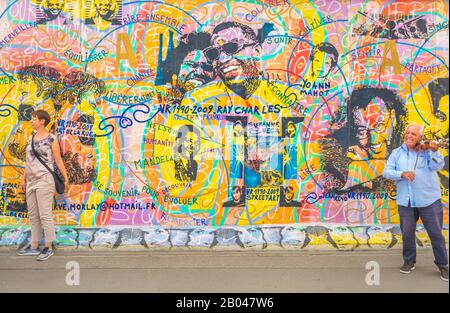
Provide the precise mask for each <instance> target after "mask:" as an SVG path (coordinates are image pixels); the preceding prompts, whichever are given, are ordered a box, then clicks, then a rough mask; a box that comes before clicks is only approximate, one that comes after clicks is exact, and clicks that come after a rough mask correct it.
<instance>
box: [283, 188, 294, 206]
mask: <svg viewBox="0 0 450 313" xmlns="http://www.w3.org/2000/svg"><path fill="white" fill-rule="evenodd" d="M294 194H295V191H294V187H292V186H287V187H286V188H285V189H284V199H285V200H286V202H291V201H292V199H294Z"/></svg>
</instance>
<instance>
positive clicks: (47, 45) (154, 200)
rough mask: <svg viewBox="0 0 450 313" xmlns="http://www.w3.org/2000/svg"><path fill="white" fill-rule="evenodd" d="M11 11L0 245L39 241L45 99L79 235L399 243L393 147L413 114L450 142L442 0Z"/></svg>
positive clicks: (15, 6) (1, 111)
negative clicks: (35, 154)
mask: <svg viewBox="0 0 450 313" xmlns="http://www.w3.org/2000/svg"><path fill="white" fill-rule="evenodd" d="M0 22H1V25H2V27H1V29H0V71H1V73H0V152H1V155H0V159H1V161H0V192H1V194H0V195H1V197H0V243H1V244H20V243H21V242H22V243H23V242H24V240H27V238H28V237H29V234H28V233H27V232H28V228H27V226H26V225H27V210H26V203H25V195H24V193H23V191H22V190H21V188H20V183H21V179H22V175H23V171H24V160H25V147H26V144H27V142H28V140H29V138H30V136H31V133H32V129H31V126H30V124H29V121H30V113H31V112H32V111H33V110H35V109H44V110H46V111H48V112H49V113H50V115H51V116H52V121H51V123H50V125H49V127H50V129H51V131H52V132H54V133H55V134H57V136H58V138H59V141H60V145H61V148H62V157H63V161H64V164H65V166H66V168H67V170H68V175H69V180H70V188H69V192H68V193H67V194H64V195H58V196H56V199H55V205H54V215H55V222H56V224H57V225H58V227H59V228H58V229H59V231H58V239H59V240H60V242H62V243H63V244H67V245H75V246H80V245H81V246H83V245H85V246H89V247H93V246H95V245H102V244H109V245H111V246H113V247H117V246H118V245H120V244H122V243H130V244H138V245H142V246H144V247H148V246H149V245H151V244H152V243H161V245H163V246H164V245H168V246H178V245H180V246H186V245H187V246H208V247H213V246H216V245H226V244H236V245H237V246H239V247H245V246H246V245H248V243H249V242H256V245H260V246H261V247H266V246H267V245H268V244H271V243H275V244H277V245H279V246H283V244H284V246H285V245H286V244H294V245H297V246H300V247H306V246H307V245H309V244H321V243H329V244H330V245H331V246H333V247H335V248H338V247H339V242H340V241H341V242H344V243H345V244H349V245H351V246H352V247H356V246H359V245H360V244H368V245H369V246H370V240H373V242H372V243H379V244H382V245H385V246H386V247H391V246H393V245H395V244H396V243H397V242H398V241H399V240H401V239H400V236H399V229H398V223H399V216H398V213H397V209H396V204H395V198H396V189H395V185H394V184H393V183H392V182H391V181H389V180H386V179H384V178H383V177H382V176H381V174H382V171H383V169H384V166H385V163H386V159H387V157H388V156H389V154H390V153H391V151H392V150H393V149H394V148H396V147H398V146H399V145H400V144H401V143H402V134H403V131H404V128H405V127H406V125H407V124H408V123H411V122H415V123H419V124H421V125H424V126H425V135H426V137H427V138H428V139H438V140H439V139H441V140H445V139H447V140H448V128H449V124H448V123H449V122H448V114H449V113H448V111H449V108H448V103H449V100H448V97H449V81H448V77H449V72H448V62H449V56H448V51H449V50H448V39H449V30H448V2H447V1H444V0H436V1H428V0H420V1H381V0H380V1H369V0H339V1H337V0H318V1H304V0H299V1H288V0H261V1H230V0H228V1H202V0H192V1H169V0H166V1H131V0H129V1H125V0H123V1H120V0H66V1H62V0H15V1H14V0H9V1H8V0H0ZM441 153H442V154H444V155H445V156H446V160H447V162H446V167H445V168H444V169H443V170H442V171H441V172H439V176H440V179H441V187H442V196H443V200H444V207H445V209H444V211H445V213H444V224H445V225H446V226H445V227H446V229H448V151H447V150H445V149H441ZM418 233H419V234H420V236H419V237H421V238H422V237H423V229H421V228H419V229H418ZM241 237H242V238H241ZM378 237H379V239H377V238H378ZM314 238H319V239H317V240H316V239H314ZM320 238H322V239H320ZM426 241H427V240H426V239H424V238H423V240H421V242H426ZM177 242H181V243H180V244H177ZM227 242H228V243H227ZM230 242H232V243H230Z"/></svg>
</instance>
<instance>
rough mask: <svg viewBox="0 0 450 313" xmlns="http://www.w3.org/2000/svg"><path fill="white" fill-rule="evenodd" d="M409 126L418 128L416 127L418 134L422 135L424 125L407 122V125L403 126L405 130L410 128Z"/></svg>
mask: <svg viewBox="0 0 450 313" xmlns="http://www.w3.org/2000/svg"><path fill="white" fill-rule="evenodd" d="M411 127H416V128H418V129H419V133H420V136H423V132H424V130H425V127H424V126H422V125H419V124H409V125H408V126H406V128H405V132H407V131H408V129H409V128H411Z"/></svg>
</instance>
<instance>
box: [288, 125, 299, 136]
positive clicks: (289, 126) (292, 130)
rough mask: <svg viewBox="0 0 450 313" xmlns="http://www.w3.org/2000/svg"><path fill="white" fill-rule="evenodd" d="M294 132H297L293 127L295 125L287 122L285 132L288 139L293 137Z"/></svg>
mask: <svg viewBox="0 0 450 313" xmlns="http://www.w3.org/2000/svg"><path fill="white" fill-rule="evenodd" d="M296 131H297V127H296V126H295V124H294V123H293V122H289V123H288V125H287V130H286V132H287V135H288V137H290V138H293V137H295V133H296Z"/></svg>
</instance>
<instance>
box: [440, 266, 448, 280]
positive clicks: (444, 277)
mask: <svg viewBox="0 0 450 313" xmlns="http://www.w3.org/2000/svg"><path fill="white" fill-rule="evenodd" d="M439 271H440V272H441V279H442V280H443V281H448V266H443V267H441V268H440V269H439Z"/></svg>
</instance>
